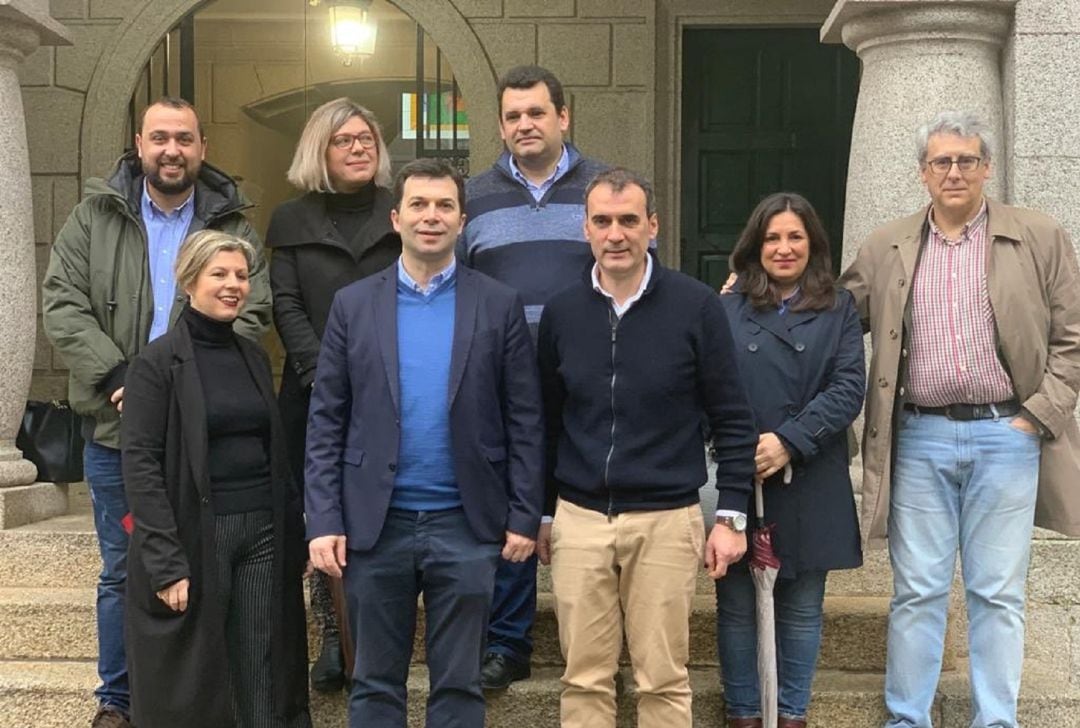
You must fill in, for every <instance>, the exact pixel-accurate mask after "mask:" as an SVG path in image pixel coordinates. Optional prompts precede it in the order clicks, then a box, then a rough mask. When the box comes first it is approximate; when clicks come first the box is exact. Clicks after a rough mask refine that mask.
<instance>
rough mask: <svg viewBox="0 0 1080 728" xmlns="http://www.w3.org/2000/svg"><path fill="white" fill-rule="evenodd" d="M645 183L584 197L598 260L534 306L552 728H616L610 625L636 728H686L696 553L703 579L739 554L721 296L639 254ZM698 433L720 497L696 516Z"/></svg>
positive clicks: (733, 420) (744, 469) (729, 352)
mask: <svg viewBox="0 0 1080 728" xmlns="http://www.w3.org/2000/svg"><path fill="white" fill-rule="evenodd" d="M657 227H658V224H657V218H656V213H655V212H654V203H653V194H652V188H651V185H650V184H649V183H648V182H647V181H646V180H645V179H643V178H641V177H639V176H637V175H635V174H633V173H631V172H628V171H626V170H622V169H614V170H610V171H608V172H604V173H602V174H600V175H599V176H597V177H596V178H595V179H594V180H593V181H592V182H591V183H590V184H589V186H588V188H587V190H586V213H585V235H586V237H587V238H588V240H589V243H590V245H591V247H592V253H593V257H594V259H595V263H594V264H593V265H592V266H591V270H588V271H585V276H584V280H583V281H581V282H580V283H578V284H577V285H574V286H572V287H571V288H569V289H567V290H565V291H563V292H562V293H560V294H558V295H557V296H555V297H554V298H553V299H552V300H551V301H549V302H548V304H547V306H546V307H545V309H544V314H543V316H542V318H541V320H540V336H539V356H540V373H541V382H542V385H543V392H544V408H545V417H546V419H547V431H548V453H549V458H548V489H547V490H548V498H547V506H546V509H545V514H548V515H550V514H554V521H553V522H552V523H545V524H544V525H543V526H541V530H540V537H539V540H538V546H537V547H538V550H539V553H540V558H541V560H542V561H544V562H545V563H546V562H548V561H550V563H551V565H552V569H551V578H552V584H553V591H554V595H555V605H556V611H557V614H558V617H559V641H560V643H561V646H562V651H563V654H564V655H565V656H566V672H565V673H564V675H563V679H562V681H563V686H564V690H563V695H562V703H561V713H562V726H563V728H576V727H578V726H582V727H583V726H589V727H590V728H596V727H599V728H608V727H610V728H613V727H614V725H615V686H614V676H615V672H616V670H617V669H618V659H619V652H620V649H621V647H622V634H623V628H624V627H625V630H626V638H627V640H626V641H627V644H628V646H629V648H630V657H631V661H632V663H633V665H634V679H635V682H636V683H637V687H638V726H640V728H660V727H661V726H663V727H664V728H690V725H691V712H690V702H691V701H690V682H689V674H688V671H687V669H686V663H687V660H688V659H689V618H690V609H691V604H692V601H693V595H694V586H695V580H696V573H697V569H698V568H699V564H700V561H701V558H702V555H703V554H704V558H705V563H706V566H707V568H708V569H709V572H710V574H711V575H712V576H713V578H719V577H722V576H723V575H724V573H725V572H726V570H727V566H728V564H731V563H734V562H735V561H737V560H738V559H739V558H741V557H742V555H743V553H744V552H745V551H746V534H745V528H746V517H745V513H742V512H740V511H741V510H742V509H743V508H744V507H745V503H746V502H747V499H748V496H749V493H750V489H751V484H752V479H753V476H754V469H755V466H754V454H755V450H756V447H757V433H756V431H755V428H754V423H753V415H752V413H751V410H750V408H749V405H748V403H747V401H746V395H745V393H744V390H743V386H742V382H741V381H740V379H739V375H738V370H737V367H736V364H735V359H734V344H733V343H732V339H731V332H730V330H729V328H728V323H727V318H726V317H725V315H724V310H723V307H722V305H721V303H720V299H719V297H718V296H717V295H716V294H715V293H714V292H713V291H712V290H711V289H710V288H708V287H707V286H705V285H704V284H702V283H700V282H698V281H696V280H694V279H692V278H690V277H688V276H686V275H683V274H682V273H679V272H676V271H671V270H666V269H664V268H662V267H661V266H660V264H659V262H658V261H656V260H655V259H654V258H653V256H652V255H651V254H650V253H649V252H648V251H649V240H650V238H653V237H655V235H656V231H657ZM703 419H706V420H707V421H708V423H709V427H710V431H711V438H712V452H713V459H714V461H715V462H716V464H717V475H716V484H717V488H718V490H719V497H718V502H717V507H718V508H719V509H720V510H719V512H718V516H717V526H716V527H715V528H713V530H712V534H711V535H710V537H709V539H708V542H707V543H706V542H705V529H704V523H703V519H702V516H701V511H700V508H699V505H698V489H699V488H700V487H701V486H702V485H704V484H705V482H706V480H707V475H706V462H705V449H704V440H703V436H702V427H701V424H702V420H703Z"/></svg>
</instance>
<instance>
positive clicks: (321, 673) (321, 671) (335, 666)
mask: <svg viewBox="0 0 1080 728" xmlns="http://www.w3.org/2000/svg"><path fill="white" fill-rule="evenodd" d="M344 686H345V666H344V663H343V661H342V659H341V638H340V637H339V636H338V635H336V634H330V635H323V643H322V652H320V653H319V659H317V660H315V664H314V665H312V666H311V687H313V688H315V689H316V690H318V691H319V692H320V693H336V692H338V691H340V690H341V688H343V687H344Z"/></svg>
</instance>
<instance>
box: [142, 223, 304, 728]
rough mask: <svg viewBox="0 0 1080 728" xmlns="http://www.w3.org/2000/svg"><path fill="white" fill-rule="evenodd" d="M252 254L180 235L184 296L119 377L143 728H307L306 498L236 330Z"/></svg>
mask: <svg viewBox="0 0 1080 728" xmlns="http://www.w3.org/2000/svg"><path fill="white" fill-rule="evenodd" d="M256 255H257V254H256V252H255V250H254V249H253V248H252V247H251V245H249V244H248V243H247V242H245V241H243V240H240V239H239V238H236V237H234V236H232V235H229V234H227V233H222V232H218V231H211V230H205V231H202V232H198V233H195V234H194V235H192V236H191V237H189V238H188V239H187V240H186V241H185V242H184V244H183V246H181V249H180V251H179V253H178V256H177V262H176V269H177V289H178V290H182V291H184V292H186V293H187V294H188V296H189V298H190V303H189V305H188V306H186V307H185V308H184V310H183V312H182V314H181V316H180V318H179V320H178V321H177V322H176V324H175V325H174V326H173V327H172V328H171V329H170V330H169V331H168V332H167V333H166V334H164V335H163V336H161V337H159V338H158V339H155V340H154V341H153V342H151V343H150V344H149V345H148V346H147V347H146V348H145V349H144V350H143V352H142V354H141V355H140V356H139V357H138V358H137V359H135V360H134V361H133V362H132V364H131V367H130V369H129V370H128V373H127V377H126V380H125V392H124V402H123V405H124V409H123V419H122V420H121V422H122V457H123V471H124V485H125V488H126V491H127V497H128V503H129V505H130V508H131V514H132V517H133V520H134V530H133V532H132V535H131V541H130V546H129V550H128V580H127V597H126V598H127V602H126V610H127V611H126V625H125V630H126V631H125V637H126V643H127V657H128V671H129V675H130V680H131V715H132V719H133V722H134V724H135V725H138V726H145V727H146V728H191V726H201V727H203V728H309V727H310V726H311V719H310V716H309V714H308V694H307V670H306V668H307V636H306V624H305V618H304V595H303V571H304V567H305V563H306V551H307V549H306V545H305V542H304V525H303V512H302V494H301V491H300V488H299V487H297V485H296V482H295V480H294V479H293V477H292V472H291V470H290V469H289V466H288V463H287V462H286V459H285V447H284V436H283V432H282V427H281V421H280V418H279V416H278V412H277V407H276V405H275V402H274V392H273V380H272V378H271V374H270V363H269V360H268V358H267V356H266V353H265V352H264V351H263V350H262V349H261V348H260V347H259V345H258V344H256V343H255V342H253V341H249V340H247V339H245V338H244V337H242V336H238V335H236V334H234V333H233V330H232V322H233V320H234V319H235V318H236V316H237V314H238V313H239V311H240V310H241V309H242V308H243V305H244V301H245V299H246V298H247V295H248V292H249V290H250V286H249V284H248V271H249V270H250V269H251V267H252V265H253V263H254V260H255V256H256Z"/></svg>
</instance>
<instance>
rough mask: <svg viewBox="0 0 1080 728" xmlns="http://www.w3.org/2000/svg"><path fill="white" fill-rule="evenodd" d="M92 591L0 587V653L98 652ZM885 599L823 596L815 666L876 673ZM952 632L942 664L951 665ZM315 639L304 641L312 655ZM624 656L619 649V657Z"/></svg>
mask: <svg viewBox="0 0 1080 728" xmlns="http://www.w3.org/2000/svg"><path fill="white" fill-rule="evenodd" d="M553 601H554V600H553V597H552V596H551V595H549V594H541V595H540V597H539V599H538V609H537V620H536V626H535V628H534V630H533V635H534V653H533V662H534V664H536V665H539V666H543V665H560V664H562V663H563V659H562V654H561V651H560V649H559V636H558V626H557V624H556V622H555V614H554V607H553ZM94 602H95V591H94V590H93V589H86V588H83V589H74V588H40V587H38V588H26V587H15V588H10V587H5V588H0V659H92V658H94V657H95V656H96V654H97V641H96V634H97V632H96V629H97V627H96V620H95V615H94ZM887 610H888V602H887V600H885V599H882V598H878V597H827V598H826V602H825V624H824V628H823V636H822V646H821V656H820V658H819V665H820V666H821V668H822V669H840V670H848V671H864V672H880V671H882V670H883V669H884V656H885V629H886V625H887V614H888V611H887ZM715 620H716V607H715V602H714V600H713V599H712V597H709V596H697V597H695V598H694V608H693V612H692V614H691V618H690V664H691V665H695V666H711V665H715V664H716V663H717V658H716V637H715V635H716V631H715ZM418 622H419V624H418V625H417V630H416V641H415V643H414V644H415V647H414V661H416V662H423V659H424V645H423V634H424V625H423V609H422V608H421V609H420V610H419V611H418ZM954 636H955V635H953V636H951V637H950V639H949V641H948V642H949V648H948V649H947V650H946V654H945V658H944V669H946V670H949V669H951V668H952V667H953V666H954V662H955V655H956V649H955V647H954V643H955V639H953V637H954ZM316 647H317V645H316V644H315V640H311V649H312V652H313V653H314V650H315V649H316ZM628 659H629V658H628V656H627V654H626V653H625V650H624V654H623V661H624V663H628Z"/></svg>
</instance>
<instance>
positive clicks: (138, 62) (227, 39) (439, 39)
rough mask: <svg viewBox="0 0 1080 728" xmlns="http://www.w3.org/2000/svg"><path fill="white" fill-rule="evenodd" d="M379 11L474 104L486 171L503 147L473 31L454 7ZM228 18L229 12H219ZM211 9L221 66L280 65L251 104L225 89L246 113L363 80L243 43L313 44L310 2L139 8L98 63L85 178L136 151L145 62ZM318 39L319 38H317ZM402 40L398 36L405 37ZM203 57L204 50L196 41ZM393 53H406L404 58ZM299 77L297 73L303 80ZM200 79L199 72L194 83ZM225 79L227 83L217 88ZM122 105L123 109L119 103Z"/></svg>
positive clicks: (259, 79)
mask: <svg viewBox="0 0 1080 728" xmlns="http://www.w3.org/2000/svg"><path fill="white" fill-rule="evenodd" d="M373 5H376V6H378V5H383V6H385V7H386V8H387V9H389V10H392V11H393V12H396V13H398V14H399V15H402V16H403V17H407V18H408V19H410V20H411V21H413V22H414V23H415V26H414V28H415V27H417V26H418V27H419V28H420V29H422V31H423V32H424V33H425V34H426V36H427V37H428V38H430V41H431V48H432V49H437V50H438V53H439V55H441V56H442V58H444V59H445V63H446V65H447V67H449V68H452V69H453V72H452V75H453V78H454V79H456V82H457V87H458V90H459V92H460V95H461V97H463V98H466V99H468V100H469V101H468V104H469V120H468V121H469V132H470V133H469V136H470V139H469V161H470V166H471V167H472V168H473V169H477V168H482V167H483V166H484V165H486V164H487V163H489V162H490V161H491V160H492V159H494V158H495V156H497V154H498V153H499V150H500V149H501V142H500V141H499V136H498V130H497V109H496V99H495V93H494V88H495V72H494V70H493V68H492V66H491V63H490V61H489V59H488V58H487V56H486V54H485V53H484V51H483V48H482V47H481V45H480V42H479V40H478V39H477V37H476V35H475V33H474V32H473V30H472V29H471V28H470V27H469V25H468V24H467V23H466V22H465V19H464V18H463V17H462V16H461V14H460V13H459V12H458V11H457V10H456V8H454V7H453V5H452V4H451V3H449V2H444V3H433V2H427V1H425V0H394V2H393V3H392V4H391V3H389V2H386V0H375V2H374V3H373ZM223 8H225V9H226V10H222V9H223ZM228 8H232V9H231V10H228ZM215 9H216V10H217V18H218V22H221V23H224V24H225V26H227V28H228V29H227V30H226V31H225V33H224V36H223V37H218V38H216V39H211V40H214V41H215V42H216V43H218V46H217V47H218V49H219V50H223V51H225V52H224V55H225V56H226V58H225V59H224V60H223V61H222V62H223V63H228V62H230V61H229V59H228V58H227V56H228V55H229V54H230V53H231V54H232V62H233V63H234V64H241V65H242V64H244V63H252V59H251V58H247V59H245V58H244V54H245V53H249V54H261V55H260V56H259V58H260V60H261V63H262V66H263V67H264V68H266V67H270V66H274V65H275V64H276V65H277V66H279V68H277V69H276V70H277V71H280V72H281V73H280V74H276V73H266V72H263V71H260V70H258V68H255V67H253V68H252V72H251V74H249V79H253V82H254V83H256V84H258V85H259V90H260V91H261V92H262V93H260V95H259V96H258V97H255V98H252V97H250V95H248V94H247V92H248V91H250V88H249V87H247V86H245V84H244V81H243V79H242V78H240V77H239V76H237V75H233V77H232V78H230V79H228V80H225V81H224V83H232V84H233V85H234V87H235V88H236V89H237V90H238V91H240V92H243V93H238V94H237V97H238V98H239V97H241V96H244V97H245V98H247V105H251V104H252V103H253V102H255V101H258V99H259V98H261V97H262V96H266V97H273V96H275V95H280V94H283V93H290V92H295V91H297V90H298V89H304V88H306V87H308V86H312V85H315V86H317V85H319V84H324V83H331V84H332V83H334V82H335V81H340V80H342V79H343V78H349V77H353V76H356V75H362V74H356V73H345V72H344V71H343V72H341V73H339V74H337V75H335V74H334V73H332V72H331V70H332V69H331V67H330V65H329V64H331V63H333V64H336V65H338V66H340V60H339V59H333V58H330V59H317V60H316V59H309V58H308V57H307V54H306V53H303V54H302V56H301V58H300V59H299V61H300V62H299V66H297V64H296V61H297V59H296V58H295V53H294V54H293V56H292V57H290V56H289V55H288V54H287V53H285V52H284V51H285V50H286V49H285V46H286V45H288V44H286V43H281V42H274V40H273V38H274V36H273V34H271V37H270V39H269V40H270V42H253V43H249V44H245V43H244V42H243V38H244V33H243V32H241V31H242V29H244V28H247V29H249V30H250V29H251V27H252V24H253V23H262V25H261V26H260V27H261V28H262V29H264V30H266V29H269V28H274V27H277V28H278V30H277V31H275V32H277V33H283V32H286V29H288V28H289V27H290V26H291V30H292V32H293V33H294V34H295V31H296V30H297V22H298V21H299V22H300V24H301V30H302V31H303V30H305V29H307V37H308V38H314V37H316V35H315V34H314V33H313V32H312V31H311V29H310V28H309V26H310V25H311V24H313V23H317V17H318V16H317V15H316V13H314V12H312V9H311V7H310V5H309V3H308V0H272V1H267V0H218V1H217V2H209V3H207V2H198V1H196V0H151V1H150V2H147V3H144V4H142V5H141V6H140V9H139V12H138V14H137V15H135V16H134V17H133V18H132V19H131V20H130V21H129V23H128V24H127V25H126V26H124V28H123V29H122V30H121V31H120V32H119V33H118V34H117V36H116V38H115V40H114V42H113V45H112V48H110V49H108V50H107V51H106V52H105V53H104V54H103V56H102V61H101V62H100V63H99V65H98V67H97V68H96V69H95V72H94V75H93V77H92V79H91V82H90V87H89V90H88V93H87V102H86V107H85V110H84V120H83V130H82V139H81V141H82V143H81V154H80V171H81V174H82V175H83V176H84V177H85V176H88V175H92V174H100V173H102V172H104V171H105V170H107V169H108V168H109V166H110V165H111V163H112V162H113V161H114V160H115V159H116V157H117V156H118V155H119V154H120V152H121V151H122V150H123V149H124V147H125V146H127V145H129V144H130V143H131V140H130V138H127V137H128V136H129V135H128V134H126V133H125V130H126V128H127V125H128V123H129V109H128V108H127V106H128V105H127V104H126V103H124V102H126V100H127V99H128V98H130V96H131V95H132V91H133V89H135V87H136V85H137V83H138V81H139V78H140V75H141V74H142V70H143V68H144V66H145V64H146V63H147V60H148V59H149V58H150V57H151V55H152V54H153V53H154V51H155V48H156V47H157V46H158V44H159V43H160V42H161V40H162V39H163V38H164V37H165V36H166V35H167V34H168V33H169V32H170V30H171V29H173V28H174V27H176V26H177V24H178V23H179V22H180V21H181V20H182V19H183V18H184V17H185V16H186V15H188V14H189V13H191V12H192V11H198V13H203V12H204V11H205V12H206V13H207V14H208V16H209V17H210V18H213V17H214V15H215ZM315 10H318V8H316V9H315ZM196 17H198V16H196ZM208 27H209V26H208ZM317 30H318V29H317V28H315V31H316V32H317ZM414 32H415V31H414ZM301 35H303V33H301ZM397 35H398V36H400V33H399V34H397ZM387 37H389V38H390V39H393V37H394V34H393V33H389V34H387ZM415 43H416V40H415V37H413V38H410V40H409V45H410V46H411V47H412V48H414V49H415ZM385 45H387V46H390V41H387V43H386V44H385ZM197 47H198V41H196V48H197ZM396 50H397V51H398V52H400V51H401V48H400V47H399V48H397V49H396ZM428 52H430V50H429V51H428ZM365 63H369V62H365ZM370 65H371V66H374V65H375V63H370ZM297 68H299V69H300V70H299V72H298V71H297ZM345 70H349V69H345ZM351 70H352V71H355V70H356V66H355V65H354V66H353V67H352V69H351ZM198 72H199V71H198V70H197V71H196V73H198ZM227 75H228V74H222V78H221V79H219V81H221V80H222V79H224V78H225V77H226V76H227ZM241 75H242V74H241ZM372 75H373V76H377V75H379V74H372ZM382 75H383V76H384V77H385V76H393V75H394V74H390V73H386V72H384V73H383V74H382ZM397 75H398V76H399V77H400V76H401V75H402V74H401V73H400V69H399V70H398V71H397ZM238 78H239V80H238ZM208 80H209V83H210V84H213V83H214V78H213V77H212V76H211V77H210V78H209V79H208ZM195 87H196V94H195V95H196V98H195V103H196V105H197V106H198V107H199V108H200V113H202V114H203V116H206V114H207V104H209V109H210V113H211V114H212V115H215V116H214V118H215V119H216V114H215V111H216V110H215V109H214V98H213V97H210V98H209V99H207V98H200V94H199V91H198V89H199V79H198V78H197V79H196V84H195ZM219 96H220V97H222V98H227V97H228V96H229V94H228V93H227V91H226V92H225V93H222V94H219ZM120 99H123V100H124V102H121V101H119V100H120ZM241 106H244V104H238V105H237V109H239V108H240V107H241ZM311 108H314V107H311ZM232 113H233V112H226V113H225V114H223V116H224V117H225V118H229V117H230V114H232ZM241 113H244V112H242V111H239V110H237V111H236V112H235V114H241ZM233 118H235V116H234V117H233ZM224 123H225V124H228V123H229V122H228V121H226V122H224ZM384 124H385V122H384ZM217 131H222V130H217ZM242 131H243V130H241V129H232V130H225V133H223V134H221V135H220V136H221V138H219V139H218V142H217V143H218V144H219V145H222V144H224V145H226V146H224V147H222V150H223V151H224V150H225V149H230V150H231V149H232V148H233V145H232V141H233V139H235V138H236V135H238V134H242ZM230 134H231V135H232V137H231V138H230ZM211 144H212V145H213V144H214V141H213V136H211ZM213 150H214V147H213V146H211V152H210V153H211V155H213V154H214V151H213ZM290 153H291V150H290ZM222 161H223V165H222V166H223V167H225V168H226V169H228V170H229V171H230V172H232V171H234V170H233V169H231V168H230V165H229V164H228V160H222Z"/></svg>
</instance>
